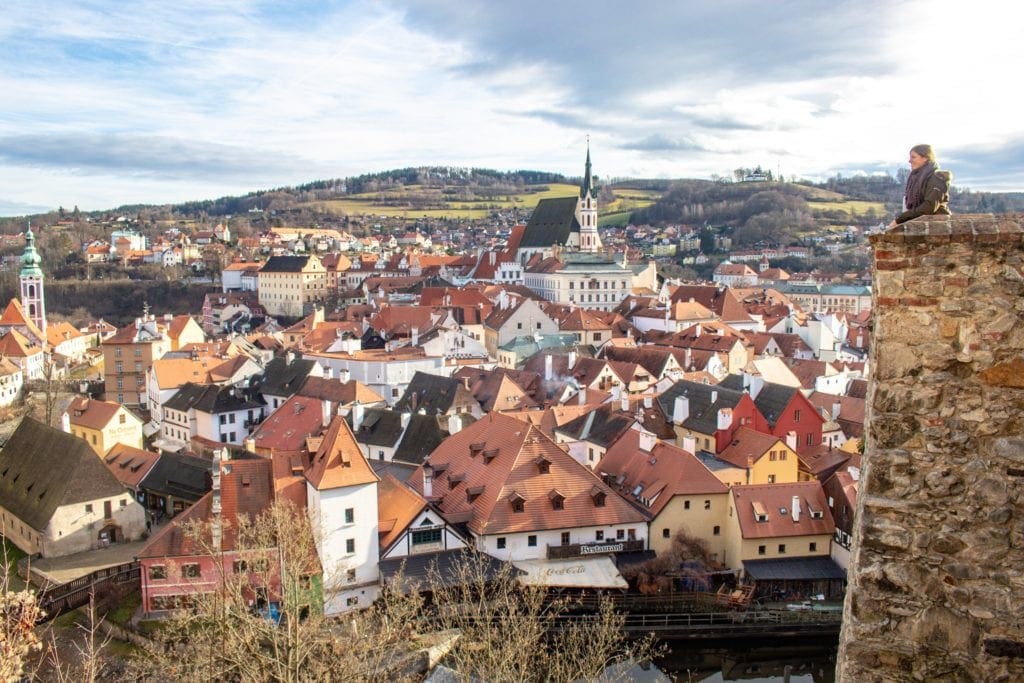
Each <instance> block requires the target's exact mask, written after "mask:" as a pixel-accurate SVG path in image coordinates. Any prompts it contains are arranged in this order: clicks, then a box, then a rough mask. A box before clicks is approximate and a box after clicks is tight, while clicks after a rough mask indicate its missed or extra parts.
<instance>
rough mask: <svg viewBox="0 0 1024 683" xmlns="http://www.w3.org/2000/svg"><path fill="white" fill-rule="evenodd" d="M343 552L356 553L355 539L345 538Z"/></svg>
mask: <svg viewBox="0 0 1024 683" xmlns="http://www.w3.org/2000/svg"><path fill="white" fill-rule="evenodd" d="M345 552H346V553H347V554H349V555H355V554H356V539H354V538H346V539H345Z"/></svg>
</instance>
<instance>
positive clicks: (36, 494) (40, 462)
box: [0, 417, 146, 557]
mask: <svg viewBox="0 0 1024 683" xmlns="http://www.w3.org/2000/svg"><path fill="white" fill-rule="evenodd" d="M145 531H146V516H145V511H144V510H143V508H142V506H141V505H139V503H138V502H136V501H135V498H134V497H133V496H132V494H131V492H130V491H128V490H126V489H125V487H124V486H123V485H122V484H121V483H120V482H119V481H118V480H117V478H116V477H115V476H114V475H113V473H112V472H111V471H110V470H109V469H107V466H106V465H104V464H103V461H102V460H100V459H99V458H97V457H96V454H95V453H93V451H92V450H91V449H90V448H89V447H88V446H87V445H86V443H85V442H84V441H82V440H81V439H78V438H76V437H74V436H71V435H70V434H66V433H64V432H62V431H60V430H59V429H54V428H52V427H49V426H47V425H44V424H42V423H41V422H37V421H35V420H33V419H32V418H29V417H26V418H24V419H23V420H22V421H21V424H19V425H18V428H17V429H16V430H15V432H14V434H13V435H12V436H11V438H10V440H8V442H7V443H6V444H5V445H4V447H3V450H0V533H2V534H3V535H4V536H5V537H6V538H7V539H9V540H10V541H11V542H12V543H14V544H15V545H16V546H18V547H19V548H20V549H21V550H23V551H24V552H26V553H28V554H29V555H36V554H39V555H42V556H43V557H59V556H62V555H70V554H72V553H78V552H82V551H85V550H91V549H95V548H100V547H103V546H105V545H109V544H111V543H121V542H124V541H135V540H138V539H139V538H141V536H142V534H143V533H144V532H145Z"/></svg>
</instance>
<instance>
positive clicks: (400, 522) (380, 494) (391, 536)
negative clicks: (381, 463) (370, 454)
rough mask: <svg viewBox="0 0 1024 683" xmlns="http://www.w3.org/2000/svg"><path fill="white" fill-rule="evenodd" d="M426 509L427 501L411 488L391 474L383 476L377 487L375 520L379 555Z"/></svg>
mask: <svg viewBox="0 0 1024 683" xmlns="http://www.w3.org/2000/svg"><path fill="white" fill-rule="evenodd" d="M426 507H427V500H426V499H425V498H424V497H423V496H421V495H420V494H418V493H416V492H415V491H413V490H412V489H411V488H409V487H408V486H406V485H405V484H403V483H402V482H400V481H398V479H396V478H395V477H394V475H392V474H385V475H384V476H383V477H382V478H381V480H380V484H379V485H378V486H377V519H378V523H379V532H380V550H381V554H383V553H384V551H386V550H387V549H388V548H389V547H390V546H391V544H392V543H394V542H395V541H396V540H398V537H399V536H401V535H402V532H403V531H405V530H406V528H408V526H409V525H410V524H412V521H413V520H414V519H416V516H417V515H419V514H420V513H421V512H422V511H423V510H424V509H425V508H426Z"/></svg>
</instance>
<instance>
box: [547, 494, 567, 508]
mask: <svg viewBox="0 0 1024 683" xmlns="http://www.w3.org/2000/svg"><path fill="white" fill-rule="evenodd" d="M548 500H550V501H551V509H552V510H564V509H565V496H563V495H562V494H561V493H560V492H559V491H558V489H551V492H550V493H549V494H548Z"/></svg>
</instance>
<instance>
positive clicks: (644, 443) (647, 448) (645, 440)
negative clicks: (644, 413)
mask: <svg viewBox="0 0 1024 683" xmlns="http://www.w3.org/2000/svg"><path fill="white" fill-rule="evenodd" d="M657 443H658V437H656V436H655V435H654V434H652V433H651V432H648V431H647V430H644V429H642V430H640V450H642V451H643V452H644V453H650V452H651V451H652V450H654V446H655V445H656V444H657Z"/></svg>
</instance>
